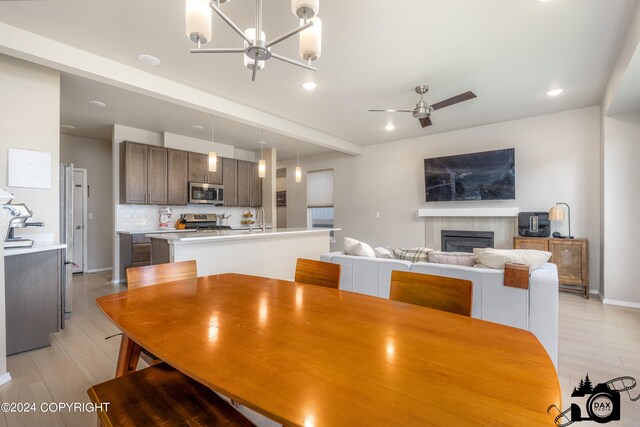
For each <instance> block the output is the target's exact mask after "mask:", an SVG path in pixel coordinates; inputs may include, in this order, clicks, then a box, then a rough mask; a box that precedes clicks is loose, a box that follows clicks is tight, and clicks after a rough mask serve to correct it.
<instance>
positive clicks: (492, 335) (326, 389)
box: [97, 274, 562, 427]
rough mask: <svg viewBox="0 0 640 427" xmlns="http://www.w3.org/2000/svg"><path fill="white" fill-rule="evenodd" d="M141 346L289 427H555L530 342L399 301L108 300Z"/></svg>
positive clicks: (549, 385) (122, 369) (126, 356)
mask: <svg viewBox="0 0 640 427" xmlns="http://www.w3.org/2000/svg"><path fill="white" fill-rule="evenodd" d="M97 303H98V305H99V306H100V308H101V309H102V311H103V312H104V314H105V315H106V316H107V317H108V318H109V319H110V320H111V321H112V322H113V323H114V324H115V325H116V326H117V327H118V328H120V329H121V330H122V331H123V332H124V336H123V340H122V344H121V349H120V350H121V351H120V357H119V360H118V367H117V372H118V375H124V374H126V373H127V372H129V371H131V370H132V369H135V366H136V364H137V358H138V354H139V346H142V347H144V348H145V349H147V350H148V351H150V352H152V353H153V354H154V355H156V356H157V357H158V358H160V359H162V360H163V361H165V362H167V363H168V364H170V365H171V366H173V367H174V368H176V369H178V370H180V371H182V372H183V373H185V374H186V375H188V376H190V377H192V378H194V379H195V380H197V381H199V382H200V383H202V384H205V385H207V386H208V387H210V388H212V389H213V390H215V391H217V392H219V393H221V394H223V395H225V396H227V397H229V398H232V399H234V400H235V401H237V402H239V403H241V404H243V405H245V406H247V407H249V408H251V409H253V410H255V411H257V412H258V413H261V414H263V415H265V416H266V417H268V418H271V419H273V420H275V421H276V422H279V423H282V424H283V425H296V426H305V427H311V426H332V427H333V426H360V425H362V426H378V425H380V426H393V425H398V426H425V425H447V426H452V425H474V426H477V425H491V426H496V425H514V426H516V425H517V426H522V425H526V426H534V425H553V417H552V416H551V415H548V414H547V413H546V410H547V407H549V405H552V404H555V405H557V407H562V406H561V394H560V386H559V382H558V377H557V375H556V371H555V369H554V366H553V364H552V362H551V359H550V358H549V356H548V355H547V353H546V351H545V349H544V347H543V346H542V345H541V344H540V342H539V341H538V340H537V339H536V338H535V336H534V335H532V334H531V333H530V332H528V331H525V330H521V329H516V328H512V327H508V326H504V325H499V324H496V323H491V322H486V321H483V320H479V319H473V318H469V317H465V316H460V315H456V314H451V313H446V312H443V311H438V310H433V309H429V308H425V307H420V306H416V305H412V304H407V303H403V302H397V301H391V300H387V299H382V298H376V297H371V296H367V295H362V294H357V293H353V292H347V291H340V290H335V289H330V288H325V287H320V286H313V285H306V284H301V283H294V282H289V281H284V280H276V279H268V278H263V277H255V276H246V275H241V274H221V275H215V276H207V277H199V278H197V279H187V280H180V281H175V282H168V283H163V284H158V285H156V286H150V287H145V288H140V289H136V290H131V291H129V292H122V293H118V294H113V295H107V296H103V297H100V298H98V299H97Z"/></svg>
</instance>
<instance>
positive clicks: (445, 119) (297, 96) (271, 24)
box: [0, 0, 637, 156]
mask: <svg viewBox="0 0 640 427" xmlns="http://www.w3.org/2000/svg"><path fill="white" fill-rule="evenodd" d="M254 4H255V2H254V1H251V0H234V1H231V2H229V3H227V4H224V5H223V6H222V8H223V10H224V11H225V13H227V15H228V16H230V17H231V18H232V19H233V20H234V21H235V22H236V23H237V24H238V25H239V26H240V27H241V28H246V27H249V26H253V23H252V19H253V16H254ZM289 4H290V1H289V0H271V1H269V2H265V6H264V15H265V16H264V30H265V32H266V33H267V39H271V38H272V37H275V36H276V35H279V34H280V33H283V32H285V31H287V30H289V29H291V28H293V27H295V26H296V25H297V20H296V19H295V18H294V17H293V15H292V14H291V12H290V5H289ZM636 5H637V0H607V1H601V0H552V1H548V2H538V1H535V0H517V1H516V0H483V1H478V0H448V1H438V0H402V1H396V2H390V1H382V0H349V1H328V0H323V1H322V2H321V10H320V17H321V18H322V19H323V41H322V43H323V53H322V57H321V58H320V59H319V60H318V61H316V63H315V65H316V66H317V67H318V72H317V73H315V75H313V77H314V78H315V80H316V81H317V82H318V84H319V86H318V88H317V89H316V90H315V91H314V92H306V91H304V90H303V89H302V88H301V87H300V84H301V83H302V82H303V81H304V80H306V79H307V78H308V77H310V76H311V75H312V74H313V73H311V72H308V71H306V70H302V69H299V68H297V67H293V66H290V65H287V64H284V63H282V62H277V61H276V60H271V61H269V62H268V63H267V66H266V68H265V69H264V70H263V71H260V72H259V73H258V77H257V81H256V82H254V83H252V82H251V80H250V74H249V71H248V70H247V69H245V68H244V67H243V66H242V58H241V56H240V55H235V54H215V55H213V54H208V55H207V54H202V55H192V54H190V53H189V49H190V48H192V47H193V45H192V43H191V42H190V41H189V40H188V39H187V37H186V35H185V34H184V2H183V1H177V0H172V1H168V0H164V1H158V0H137V1H128V0H112V1H97V0H84V1H66V0H60V1H2V2H0V21H2V22H5V23H7V24H9V25H11V26H15V27H19V28H22V29H24V30H27V31H29V32H33V33H36V34H39V35H42V36H45V37H48V38H50V39H53V40H56V41H59V42H61V43H64V44H67V45H70V46H73V47H77V48H79V49H82V50H85V51H90V52H93V53H95V54H97V55H100V56H103V57H106V58H109V59H112V60H115V61H118V62H120V63H123V64H126V65H129V66H132V67H136V68H140V69H142V70H144V71H146V72H149V73H153V74H156V75H158V76H162V77H165V78H168V79H172V80H174V81H177V82H179V83H182V84H186V85H189V86H192V87H194V88H197V89H200V90H204V91H206V92H209V93H211V94H215V95H218V96H220V97H223V98H226V99H229V100H233V101H236V102H238V103H241V104H244V105H248V106H251V107H254V108H256V109H258V110H262V111H267V112H270V113H272V114H274V115H276V116H279V117H283V118H286V119H288V120H291V121H293V122H297V123H300V124H303V125H306V126H308V127H310V128H313V129H317V130H320V131H322V132H324V133H326V134H328V135H333V136H336V137H338V138H341V139H344V140H347V141H351V142H354V143H356V144H360V145H369V144H375V143H380V142H386V141H393V140H398V139H403V138H409V137H416V136H420V135H425V134H429V133H438V132H444V131H448V130H453V129H460V128H466V127H471V126H477V125H481V124H487V123H493V122H498V121H504V120H511V119H516V118H520V117H527V116H533V115H538V114H545V113H551V112H555V111H562V110H567V109H572V108H579V107H584V106H589V105H596V104H599V103H600V99H601V97H602V93H603V90H604V86H605V84H606V82H607V80H608V77H609V73H610V72H611V69H612V67H613V62H614V60H615V58H616V57H617V54H618V49H619V46H620V42H621V41H622V39H623V37H624V35H625V34H626V31H627V28H628V24H629V19H630V18H631V17H632V16H633V11H634V9H635V7H636ZM214 27H215V28H214V42H213V43H211V44H210V45H211V46H212V47H213V46H216V47H219V46H223V47H239V46H241V44H242V41H241V39H240V38H239V37H238V36H237V35H236V34H235V33H233V32H232V30H231V29H230V28H228V27H227V26H226V25H225V24H224V23H223V22H222V21H221V20H220V19H219V18H218V17H217V16H216V17H214ZM1 37H2V36H1V35H0V39H1ZM273 51H274V52H277V53H280V54H284V55H287V56H290V57H292V58H297V42H296V39H295V38H294V39H291V40H288V41H285V42H283V43H281V44H279V45H276V46H275V47H274V48H273ZM140 53H149V54H153V55H155V56H157V57H158V58H160V60H161V61H162V64H161V65H160V66H158V67H148V66H145V65H143V64H141V63H140V62H138V60H137V56H138V55H139V54H140ZM421 83H426V84H428V85H429V86H430V88H431V89H430V91H429V93H428V94H427V97H426V98H427V100H428V101H429V102H431V103H434V102H437V101H440V100H443V99H446V98H449V97H451V96H454V95H457V94H459V93H461V92H464V91H467V90H472V91H473V92H475V93H476V95H478V98H477V99H474V100H471V101H467V102H464V103H462V104H459V105H456V106H452V107H448V108H446V109H442V110H439V111H437V112H435V113H434V114H433V116H432V119H433V122H434V125H433V126H431V127H429V128H426V129H422V128H421V127H420V126H419V124H418V122H417V120H416V119H414V118H413V117H412V116H411V114H408V113H405V114H400V113H397V114H394V115H392V114H391V113H369V112H367V109H369V108H413V106H414V105H415V103H416V101H417V95H416V94H415V93H414V92H413V87H414V86H416V85H417V84H421ZM554 87H563V88H565V93H564V94H563V95H562V96H560V97H557V98H549V97H547V96H546V95H545V92H546V91H547V90H548V89H550V88H554ZM94 89H95V90H96V91H100V90H102V91H106V92H108V90H106V89H105V88H104V87H102V88H101V87H99V85H95V84H91V83H87V82H84V81H82V79H79V78H77V77H68V76H64V77H63V93H62V99H63V105H62V117H63V120H72V119H73V120H78V123H73V124H74V125H76V126H77V127H78V131H80V128H81V127H83V126H85V124H86V125H87V127H89V126H90V127H91V128H94V129H98V130H99V129H101V128H102V129H104V127H105V126H106V125H108V124H110V122H109V120H124V121H123V122H121V123H122V124H127V125H129V126H137V127H142V128H147V129H150V130H165V131H167V132H173V133H179V134H184V135H188V136H194V137H196V135H194V134H193V132H192V131H191V129H190V126H191V125H192V124H195V123H194V120H196V119H198V120H201V121H204V120H206V114H203V113H200V115H198V114H197V113H196V112H195V111H194V112H193V114H191V113H190V111H189V110H187V109H184V108H182V109H180V108H178V107H172V106H167V105H164V104H163V103H162V102H161V101H157V100H153V99H152V98H147V97H143V96H142V95H133V94H131V95H127V94H125V93H124V92H122V93H119V95H121V97H122V98H125V99H126V101H124V102H123V103H121V104H118V101H117V100H116V101H114V102H115V104H113V103H112V102H109V104H110V105H114V106H117V107H118V108H117V109H118V110H120V108H122V109H123V110H122V111H112V112H110V113H109V114H110V115H109V117H108V119H107V118H104V117H103V118H101V117H100V116H98V115H93V114H90V113H89V112H87V111H83V110H87V107H86V101H87V100H88V99H87V98H88V92H91V91H92V90H94ZM115 93H116V92H115V91H114V94H115ZM119 97H120V96H119ZM105 102H106V101H105ZM72 104H73V105H72ZM130 105H131V106H135V108H133V107H132V110H133V111H132V110H125V108H126V106H130ZM174 109H175V110H174ZM146 112H148V114H146ZM132 113H133V114H132ZM101 120H102V121H101ZM220 120H222V119H220ZM389 120H393V122H394V123H395V125H396V130H395V131H393V132H386V131H385V130H384V125H385V124H386V123H387V122H388V121H389ZM220 127H221V130H220V137H222V136H223V135H224V136H225V138H226V137H227V136H228V137H229V138H230V140H231V139H234V140H237V141H240V142H239V143H238V144H241V143H250V142H252V141H255V140H256V135H257V132H258V131H257V130H256V129H255V128H251V127H250V126H247V125H234V124H232V123H226V122H223V121H221V124H220ZM207 138H208V137H207ZM273 138H274V139H277V137H276V135H275V134H274V135H273ZM216 139H220V138H218V135H216ZM287 139H288V140H287ZM293 141H294V140H293V139H290V138H286V137H282V142H281V145H282V146H283V147H284V146H288V147H289V148H288V151H287V149H286V148H282V153H283V154H284V155H285V156H291V153H292V150H295V143H294V142H293ZM220 142H225V141H222V140H220ZM305 145H306V144H305ZM292 147H293V148H292ZM243 148H244V147H243ZM317 150H318V151H323V150H324V151H326V149H321V148H317Z"/></svg>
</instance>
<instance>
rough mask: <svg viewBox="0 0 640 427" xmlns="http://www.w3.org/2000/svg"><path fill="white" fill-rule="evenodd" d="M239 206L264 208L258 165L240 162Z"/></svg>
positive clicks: (238, 182)
mask: <svg viewBox="0 0 640 427" xmlns="http://www.w3.org/2000/svg"><path fill="white" fill-rule="evenodd" d="M237 176H238V178H237V184H238V186H237V189H238V206H241V207H259V206H262V180H261V179H260V177H258V164H257V163H254V162H247V161H245V160H238V173H237Z"/></svg>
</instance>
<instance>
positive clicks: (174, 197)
mask: <svg viewBox="0 0 640 427" xmlns="http://www.w3.org/2000/svg"><path fill="white" fill-rule="evenodd" d="M188 154H189V153H188V152H187V151H183V150H174V149H173V148H168V149H167V203H168V204H170V205H186V204H187V203H188V202H189V189H188V188H187V187H188V185H189V167H188Z"/></svg>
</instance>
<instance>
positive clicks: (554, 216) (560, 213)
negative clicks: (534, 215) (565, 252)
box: [549, 202, 573, 239]
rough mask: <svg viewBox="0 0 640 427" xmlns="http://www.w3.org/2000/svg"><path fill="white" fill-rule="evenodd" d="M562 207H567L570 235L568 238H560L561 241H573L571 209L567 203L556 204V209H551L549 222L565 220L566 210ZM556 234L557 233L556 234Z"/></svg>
mask: <svg viewBox="0 0 640 427" xmlns="http://www.w3.org/2000/svg"><path fill="white" fill-rule="evenodd" d="M560 205H565V206H566V207H567V216H568V217H569V235H568V236H558V238H560V239H573V236H572V235H571V208H570V207H569V205H568V204H566V203H562V202H559V203H556V205H555V206H554V207H552V208H551V209H549V220H550V221H562V220H564V209H562V207H561V206H560ZM554 234H555V233H554Z"/></svg>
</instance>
